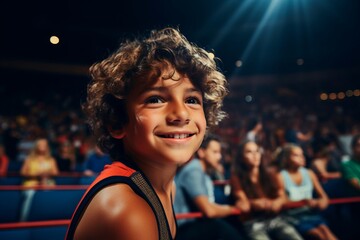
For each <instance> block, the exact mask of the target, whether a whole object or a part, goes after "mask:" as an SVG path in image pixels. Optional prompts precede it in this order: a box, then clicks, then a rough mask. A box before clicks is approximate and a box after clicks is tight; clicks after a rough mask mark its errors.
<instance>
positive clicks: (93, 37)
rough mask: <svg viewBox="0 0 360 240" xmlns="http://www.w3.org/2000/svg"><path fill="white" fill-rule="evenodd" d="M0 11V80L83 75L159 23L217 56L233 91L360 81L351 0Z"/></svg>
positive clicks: (192, 0) (35, 4) (82, 1)
mask: <svg viewBox="0 0 360 240" xmlns="http://www.w3.org/2000/svg"><path fill="white" fill-rule="evenodd" d="M0 11H1V14H0V18H1V19H0V27H1V29H0V30H1V33H0V70H1V71H2V72H3V74H2V77H1V78H2V79H1V82H2V83H1V85H4V84H11V83H14V82H17V81H22V82H28V81H30V79H31V78H32V77H31V76H32V74H34V73H35V72H36V73H42V74H44V73H46V74H53V75H54V76H53V77H51V78H50V77H48V76H47V77H46V78H47V79H49V81H50V80H51V79H58V78H62V79H64V78H65V76H66V78H69V79H70V78H73V77H76V76H82V77H84V76H86V71H87V70H86V69H87V68H88V66H90V65H91V64H92V63H93V62H95V61H98V60H100V59H102V58H104V57H106V56H107V55H108V54H109V53H110V52H112V51H113V50H115V49H116V48H117V47H118V44H119V43H120V41H121V40H122V39H124V38H125V37H127V36H130V37H131V36H136V35H139V34H143V33H144V32H145V33H146V32H147V31H149V30H151V29H154V28H162V27H166V26H172V27H178V28H179V29H180V31H181V32H182V33H184V35H186V36H187V38H188V39H189V40H190V41H192V42H195V43H196V44H198V45H199V46H201V47H204V48H205V49H207V50H209V51H212V52H213V53H214V54H215V56H216V57H218V58H220V59H221V63H220V67H221V69H222V70H223V71H224V73H225V74H226V75H227V77H228V78H229V79H230V80H231V81H232V82H235V84H234V89H235V88H236V86H237V85H241V84H244V83H246V81H247V82H251V83H256V84H264V83H267V82H270V83H272V82H276V81H280V82H281V80H283V81H289V78H291V79H292V81H295V82H296V81H300V82H301V81H305V80H306V79H309V81H313V80H314V79H316V78H324V79H325V78H331V77H332V78H334V77H336V78H339V76H340V77H342V78H343V79H346V81H349V82H351V83H352V84H355V83H354V82H356V81H359V77H360V76H359V75H360V74H359V70H358V69H360V44H359V42H360V31H359V30H360V28H359V26H360V1H358V0H343V1H341V0H181V1H174V0H166V1H165V0H158V1H146V0H131V1H130V0H128V1H119V0H118V1H110V0H102V1H98V0H97V1H95V0H77V1H72V0H68V1H56V2H52V1H44V0H38V1H23V0H21V1H18V0H13V1H3V2H2V3H1V7H0ZM53 35H55V36H58V37H59V39H60V42H59V43H58V44H56V45H53V44H51V43H50V41H49V39H50V37H51V36H53ZM236 64H237V65H236ZM58 74H60V75H62V76H61V77H59V76H55V75H58ZM282 76H285V77H282ZM38 78H40V77H38ZM241 79H243V80H241ZM242 81H243V82H242ZM338 81H340V80H338Z"/></svg>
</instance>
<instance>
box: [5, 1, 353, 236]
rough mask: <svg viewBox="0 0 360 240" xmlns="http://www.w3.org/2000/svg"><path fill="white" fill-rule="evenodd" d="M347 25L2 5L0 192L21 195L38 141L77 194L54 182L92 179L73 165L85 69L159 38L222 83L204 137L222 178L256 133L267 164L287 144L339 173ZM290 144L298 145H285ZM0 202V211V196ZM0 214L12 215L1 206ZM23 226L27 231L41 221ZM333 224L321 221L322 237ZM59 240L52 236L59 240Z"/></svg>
mask: <svg viewBox="0 0 360 240" xmlns="http://www.w3.org/2000/svg"><path fill="white" fill-rule="evenodd" d="M359 13H360V1H358V0H345V1H339V0H182V1H175V0H166V1H165V0H157V1H147V0H131V1H120V0H119V1H110V0H102V1H98V0H97V1H95V0H77V1H70V0H67V1H56V2H52V1H45V0H37V1H25V0H13V1H3V2H2V3H1V4H0V72H1V75H0V158H1V159H4V156H6V157H7V158H8V168H7V169H6V170H5V171H4V172H0V176H3V178H0V180H2V181H3V182H1V185H16V184H17V185H20V184H21V181H22V178H21V177H20V175H19V171H20V168H21V166H22V164H23V162H24V159H25V158H26V157H27V156H28V154H29V153H30V151H31V150H32V149H34V148H35V147H36V146H35V145H36V144H35V143H36V140H37V139H40V138H46V139H47V141H48V144H49V147H50V150H51V154H52V155H53V156H54V157H55V158H56V160H57V161H58V160H59V159H67V160H68V161H71V163H70V165H69V164H68V165H67V168H66V166H63V165H59V166H58V167H59V169H58V170H59V172H60V173H61V174H60V175H59V177H58V178H57V179H56V182H57V185H63V184H73V185H76V184H89V183H90V182H91V181H92V179H87V180H86V179H85V180H86V181H85V182H81V180H84V179H82V178H81V179H80V180H79V178H72V180H71V181H73V180H74V179H75V180H76V182H70V178H66V177H65V178H62V179H61V178H60V177H61V176H70V175H69V172H70V173H71V174H72V175H71V176H72V177H74V176H76V177H82V176H83V174H84V175H87V176H89V175H96V173H90V174H86V172H85V170H86V167H85V165H84V164H86V161H87V159H88V158H89V156H90V154H91V153H94V152H96V149H95V147H94V139H92V137H91V133H90V131H89V129H88V127H87V125H86V124H85V121H84V120H85V119H84V116H83V113H82V111H81V103H82V102H83V101H84V99H85V98H86V85H87V83H88V82H89V80H90V78H89V75H88V68H89V67H90V66H91V64H93V63H94V62H96V61H100V60H102V59H104V58H106V57H107V56H108V55H109V54H110V53H112V52H113V51H114V50H116V49H117V48H118V46H119V44H120V42H121V41H122V40H124V39H125V38H128V37H130V38H131V37H135V36H139V35H142V34H146V33H147V32H149V31H150V30H152V29H158V28H163V27H167V26H170V27H177V28H179V29H180V31H181V32H182V33H183V34H184V35H185V36H186V37H187V38H188V39H189V40H190V41H191V42H194V43H196V44H197V45H199V46H200V47H203V48H205V49H206V50H207V51H209V52H211V53H213V54H214V56H215V57H216V58H218V59H219V60H218V62H219V67H220V68H221V70H222V71H223V73H224V74H225V76H226V77H227V79H228V81H229V89H230V94H229V95H228V96H227V97H226V99H225V102H224V108H225V110H226V111H227V113H228V115H229V117H228V118H227V119H226V120H225V121H223V122H222V123H221V125H220V127H219V128H217V129H216V130H215V132H216V133H217V134H219V135H220V136H221V137H222V139H223V143H224V144H223V147H224V154H223V162H222V163H223V164H224V166H225V169H229V165H230V164H231V162H232V159H233V156H234V153H235V151H236V148H237V146H238V144H239V143H240V142H241V141H242V140H243V139H245V138H246V136H247V134H248V133H249V132H250V131H253V128H254V127H255V126H256V125H257V123H258V122H260V123H261V127H260V128H257V130H256V136H255V139H256V142H257V143H258V144H260V146H261V147H262V149H263V153H264V159H265V160H266V161H268V163H269V164H270V163H271V161H272V155H273V153H274V151H276V149H277V148H278V147H280V146H282V145H283V144H284V143H287V142H296V143H298V144H300V145H301V146H302V147H303V149H304V153H305V157H306V160H307V167H312V166H313V165H312V161H313V159H315V158H316V157H317V156H319V155H318V154H319V153H320V152H321V153H322V151H323V150H324V148H326V154H327V157H328V158H331V159H332V160H334V161H333V162H334V164H335V165H334V166H333V169H334V171H336V172H337V173H339V171H340V168H339V166H340V163H341V162H343V161H346V160H348V159H349V158H350V156H351V154H352V152H351V149H350V141H351V139H352V137H353V136H355V135H356V134H359V133H360V84H359V83H360V44H359V43H360V31H359V29H360V14H359ZM255 123H256V124H255ZM252 127H253V128H252ZM294 132H297V133H299V132H300V133H301V134H302V137H301V139H300V138H295V139H294V135H291V134H293V133H294ZM291 138H292V139H291ZM63 147H64V149H67V150H61V149H62V148H63ZM62 151H65V153H64V152H62ZM99 158H100V157H99ZM59 161H60V160H59ZM105 161H108V159H105V160H104V162H105ZM58 163H59V162H58ZM0 165H1V164H0ZM3 166H4V165H3ZM63 167H64V168H63ZM226 167H227V168H226ZM66 172H67V173H66ZM66 174H68V175H66ZM77 174H78V175H77ZM318 176H319V178H320V179H325V180H326V177H324V176H322V175H321V174H320V173H318ZM11 177H14V179H15V180H14V179H11ZM224 177H225V180H226V179H227V178H228V177H229V175H228V173H226V172H225V174H224ZM75 180H74V181H75ZM214 180H216V179H214ZM9 181H10V182H9ZM14 181H16V182H14ZM61 181H62V182H61ZM79 181H80V182H79ZM18 190H19V189H18ZM20 190H21V189H20ZM327 190H329V189H327ZM332 190H334V188H333V189H332ZM83 191H84V188H83V189H82V192H80V193H79V195H78V196H77V197H78V198H80V196H81V194H82V193H83ZM13 192H14V191H12V193H13ZM330 192H331V191H329V192H328V193H330ZM12 193H11V194H12ZM0 194H3V195H1V196H0V198H2V197H3V198H6V199H10V197H9V196H10V195H9V192H6V189H5V190H4V189H2V191H0ZM17 194H18V193H17ZM62 194H63V193H62ZM329 195H330V194H329ZM19 196H20V195H19ZM59 196H60V197H59ZM59 196H57V195H56V197H54V200H52V201H54V202H55V201H56V199H59V198H62V197H61V195H59ZM69 196H74V194H73V193H72V195H69ZM332 196H333V195H330V197H332ZM19 199H20V198H19ZM64 199H65V197H64ZM62 201H63V200H62ZM69 201H70V200H69ZM19 202H20V200H19ZM46 202H47V203H48V202H51V201H46ZM9 203H13V202H11V201H9ZM76 203H77V200H76V199H75V200H74V201H72V202H71V203H66V204H67V205H66V206H65V204H64V207H68V208H69V206H70V205H71V206H70V208H69V209H68V215H66V216H63V215H61V217H59V215H56V216H55V217H53V219H59V218H60V219H69V218H70V217H71V214H72V211H73V209H74V207H75V206H76V205H75V204H76ZM14 204H15V203H14ZM16 204H17V203H16ZM43 204H45V203H44V202H42V203H41V204H40V205H39V206H44V205H43ZM13 207H14V209H15V210H14V211H19V210H18V208H19V207H18V205H16V206H15V205H14V206H13ZM0 208H1V206H0ZM50 208H53V207H51V206H49V207H48V208H46V207H42V208H41V209H40V210H39V211H41V210H43V209H45V210H46V211H47V210H48V209H50ZM1 209H3V210H9V211H8V212H9V214H10V213H14V211H11V208H9V207H8V206H7V205H6V206H5V205H4V207H2V208H1ZM59 209H61V208H60V207H59ZM3 210H1V211H3ZM60 211H63V210H60ZM30 215H31V214H30ZM3 216H5V214H4V215H3ZM13 216H14V218H13V219H9V218H7V219H5V218H3V219H0V222H2V223H4V222H5V223H6V222H16V221H18V216H19V213H14V214H13ZM34 216H35V217H34V218H33V219H30V220H47V219H49V217H44V218H41V216H40V215H39V212H34ZM337 216H338V215H332V217H333V221H332V222H331V223H334V225H332V227H336V225H337V224H338V223H337ZM66 223H67V222H66ZM66 223H65V225H66ZM63 225H64V224H63ZM353 226H355V225H353ZM342 227H344V228H342ZM342 227H339V226H338V228H337V229H336V228H335V232H336V233H337V234H339V235H340V234H341V233H343V232H344V231H343V229H346V227H347V226H342ZM65 230H66V228H65V227H64V226H62V228H61V229H60V231H61V232H60V233H59V234H57V233H55V234H54V233H52V235H53V236H58V237H60V238H61V237H62V235H63V234H64V233H65ZM16 233H20V231H18V232H16ZM349 234H351V233H349ZM42 236H47V234H43V233H42ZM60 238H59V239H60ZM36 239H41V238H36ZM53 239H55V238H53ZM344 239H351V238H346V237H344Z"/></svg>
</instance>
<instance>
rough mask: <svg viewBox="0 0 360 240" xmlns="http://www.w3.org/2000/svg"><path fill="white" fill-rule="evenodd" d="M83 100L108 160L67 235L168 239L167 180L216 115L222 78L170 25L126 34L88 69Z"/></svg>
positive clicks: (171, 222)
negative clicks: (143, 35) (132, 36)
mask: <svg viewBox="0 0 360 240" xmlns="http://www.w3.org/2000/svg"><path fill="white" fill-rule="evenodd" d="M90 72H91V76H92V82H91V83H90V84H89V87H88V98H87V102H86V103H85V105H84V110H85V112H86V113H87V116H88V120H89V123H90V125H91V127H92V130H93V132H94V135H95V137H96V138H97V140H98V146H99V147H100V148H101V149H102V151H104V152H106V153H108V154H110V156H111V158H112V159H113V161H114V162H113V163H112V164H111V165H107V166H106V167H105V168H104V170H103V171H102V173H101V174H100V175H99V177H98V178H97V179H96V180H95V181H94V183H92V185H91V186H90V187H89V189H88V190H87V192H86V194H85V195H84V197H83V198H82V200H81V202H80V203H79V205H78V207H77V209H76V211H75V213H74V215H73V218H72V221H71V224H70V226H69V229H68V233H67V239H78V240H81V239H149V240H151V239H173V238H175V235H176V220H175V217H174V212H173V208H172V199H173V196H172V195H173V194H174V191H173V189H174V185H173V180H174V176H175V173H176V170H177V168H178V166H179V165H183V164H184V163H186V162H187V161H189V160H190V159H191V157H192V156H193V154H194V152H195V151H196V150H197V149H198V148H199V146H200V144H201V142H202V140H203V138H204V135H205V132H206V130H207V129H208V128H209V127H212V126H215V125H217V123H218V122H219V121H220V120H221V119H222V118H223V117H224V112H223V111H222V110H221V107H222V100H223V98H224V97H225V95H226V94H227V89H226V80H225V77H224V75H223V74H221V73H220V72H219V71H218V69H217V66H216V63H215V61H214V60H213V59H212V58H210V57H209V54H208V53H207V52H206V51H205V50H203V49H201V48H199V47H197V46H195V45H194V44H192V43H190V42H188V40H187V39H186V38H185V37H184V36H183V35H181V34H180V33H179V32H178V31H177V30H175V29H173V28H166V29H162V30H159V31H152V32H151V34H150V36H149V37H147V38H144V39H135V40H131V41H130V40H128V41H126V42H124V43H123V44H122V45H121V46H120V48H119V49H118V50H117V51H116V52H115V53H114V54H112V55H111V56H109V57H108V58H107V59H105V60H103V61H101V62H99V63H96V64H94V65H93V66H92V67H91V68H90Z"/></svg>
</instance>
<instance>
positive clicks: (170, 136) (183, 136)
mask: <svg viewBox="0 0 360 240" xmlns="http://www.w3.org/2000/svg"><path fill="white" fill-rule="evenodd" d="M188 136H189V134H185V133H184V134H169V135H167V136H166V137H168V138H175V139H182V138H187V137H188Z"/></svg>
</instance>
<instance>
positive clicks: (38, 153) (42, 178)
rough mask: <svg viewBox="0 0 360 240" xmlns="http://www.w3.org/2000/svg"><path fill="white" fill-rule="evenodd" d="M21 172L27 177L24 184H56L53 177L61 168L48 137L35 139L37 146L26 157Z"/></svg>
mask: <svg viewBox="0 0 360 240" xmlns="http://www.w3.org/2000/svg"><path fill="white" fill-rule="evenodd" d="M20 173H21V175H22V176H23V177H24V178H25V180H24V182H23V185H24V186H37V185H54V184H55V181H54V179H53V178H52V177H54V176H56V175H58V173H59V170H58V167H57V164H56V160H55V159H54V157H52V155H51V152H50V148H49V144H48V141H47V140H46V139H38V140H37V141H35V146H34V147H33V149H32V150H31V152H30V154H29V156H28V157H27V158H26V159H25V161H24V163H23V165H22V167H21V170H20Z"/></svg>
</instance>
